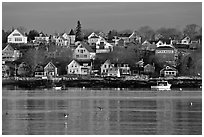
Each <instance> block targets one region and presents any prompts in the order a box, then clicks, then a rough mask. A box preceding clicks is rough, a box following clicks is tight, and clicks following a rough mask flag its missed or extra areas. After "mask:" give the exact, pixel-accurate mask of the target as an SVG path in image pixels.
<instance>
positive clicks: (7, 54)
mask: <svg viewBox="0 0 204 137" xmlns="http://www.w3.org/2000/svg"><path fill="white" fill-rule="evenodd" d="M20 56H21V54H20V51H19V50H16V49H14V48H13V47H12V46H11V45H9V44H8V45H7V46H6V47H5V48H4V49H3V50H2V61H15V60H17V59H18V58H19V57H20Z"/></svg>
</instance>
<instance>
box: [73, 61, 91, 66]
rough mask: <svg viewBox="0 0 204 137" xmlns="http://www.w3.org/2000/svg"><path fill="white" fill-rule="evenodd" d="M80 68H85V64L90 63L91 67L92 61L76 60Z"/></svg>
mask: <svg viewBox="0 0 204 137" xmlns="http://www.w3.org/2000/svg"><path fill="white" fill-rule="evenodd" d="M75 61H76V62H77V63H78V64H79V65H80V66H83V64H84V63H88V65H89V66H91V60H75Z"/></svg>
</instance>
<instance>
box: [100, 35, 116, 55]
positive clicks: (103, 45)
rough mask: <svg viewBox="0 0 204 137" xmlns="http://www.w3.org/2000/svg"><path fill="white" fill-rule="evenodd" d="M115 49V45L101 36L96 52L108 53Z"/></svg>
mask: <svg viewBox="0 0 204 137" xmlns="http://www.w3.org/2000/svg"><path fill="white" fill-rule="evenodd" d="M111 51H113V45H111V44H110V43H108V42H107V41H106V40H105V39H104V38H102V37H100V38H99V39H98V41H97V42H96V53H108V52H111Z"/></svg>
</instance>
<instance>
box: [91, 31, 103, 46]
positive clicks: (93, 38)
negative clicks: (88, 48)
mask: <svg viewBox="0 0 204 137" xmlns="http://www.w3.org/2000/svg"><path fill="white" fill-rule="evenodd" d="M99 38H100V37H99V36H98V35H96V33H94V32H92V33H91V34H90V35H89V36H88V43H89V45H93V44H96V42H97V41H98V39H99Z"/></svg>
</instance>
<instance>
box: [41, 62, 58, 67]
mask: <svg viewBox="0 0 204 137" xmlns="http://www.w3.org/2000/svg"><path fill="white" fill-rule="evenodd" d="M49 64H50V65H51V66H53V67H54V68H56V66H55V65H54V64H53V63H52V61H50V62H48V63H47V65H46V66H45V67H44V68H46V67H47V66H48V65H49Z"/></svg>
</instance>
